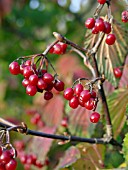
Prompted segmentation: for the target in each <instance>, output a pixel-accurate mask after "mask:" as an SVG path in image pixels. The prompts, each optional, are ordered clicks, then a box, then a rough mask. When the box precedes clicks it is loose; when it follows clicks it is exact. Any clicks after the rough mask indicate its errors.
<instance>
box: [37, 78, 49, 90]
mask: <svg viewBox="0 0 128 170" xmlns="http://www.w3.org/2000/svg"><path fill="white" fill-rule="evenodd" d="M47 86H48V85H47V83H46V82H45V81H44V80H43V79H42V78H39V79H38V82H37V87H38V88H39V89H41V90H44V89H46V88H47Z"/></svg>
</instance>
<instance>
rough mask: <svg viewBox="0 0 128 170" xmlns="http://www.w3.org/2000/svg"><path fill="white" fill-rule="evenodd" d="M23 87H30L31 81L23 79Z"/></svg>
mask: <svg viewBox="0 0 128 170" xmlns="http://www.w3.org/2000/svg"><path fill="white" fill-rule="evenodd" d="M22 85H23V86H24V87H27V86H28V85H29V80H28V79H23V81H22Z"/></svg>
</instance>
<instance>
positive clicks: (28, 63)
mask: <svg viewBox="0 0 128 170" xmlns="http://www.w3.org/2000/svg"><path fill="white" fill-rule="evenodd" d="M31 63H32V62H31V60H26V61H25V63H24V64H25V65H26V66H31Z"/></svg>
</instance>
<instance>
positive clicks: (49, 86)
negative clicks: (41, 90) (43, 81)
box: [45, 82, 54, 91]
mask: <svg viewBox="0 0 128 170" xmlns="http://www.w3.org/2000/svg"><path fill="white" fill-rule="evenodd" d="M53 86H54V84H53V82H51V83H50V84H47V88H45V90H46V91H51V90H52V89H53Z"/></svg>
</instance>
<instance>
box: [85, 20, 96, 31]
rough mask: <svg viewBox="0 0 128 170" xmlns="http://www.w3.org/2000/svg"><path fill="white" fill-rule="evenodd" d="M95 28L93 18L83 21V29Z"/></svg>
mask: <svg viewBox="0 0 128 170" xmlns="http://www.w3.org/2000/svg"><path fill="white" fill-rule="evenodd" d="M94 26H95V19H94V18H88V19H87V20H86V21H85V27H86V28H88V29H92V28H93V27H94Z"/></svg>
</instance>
